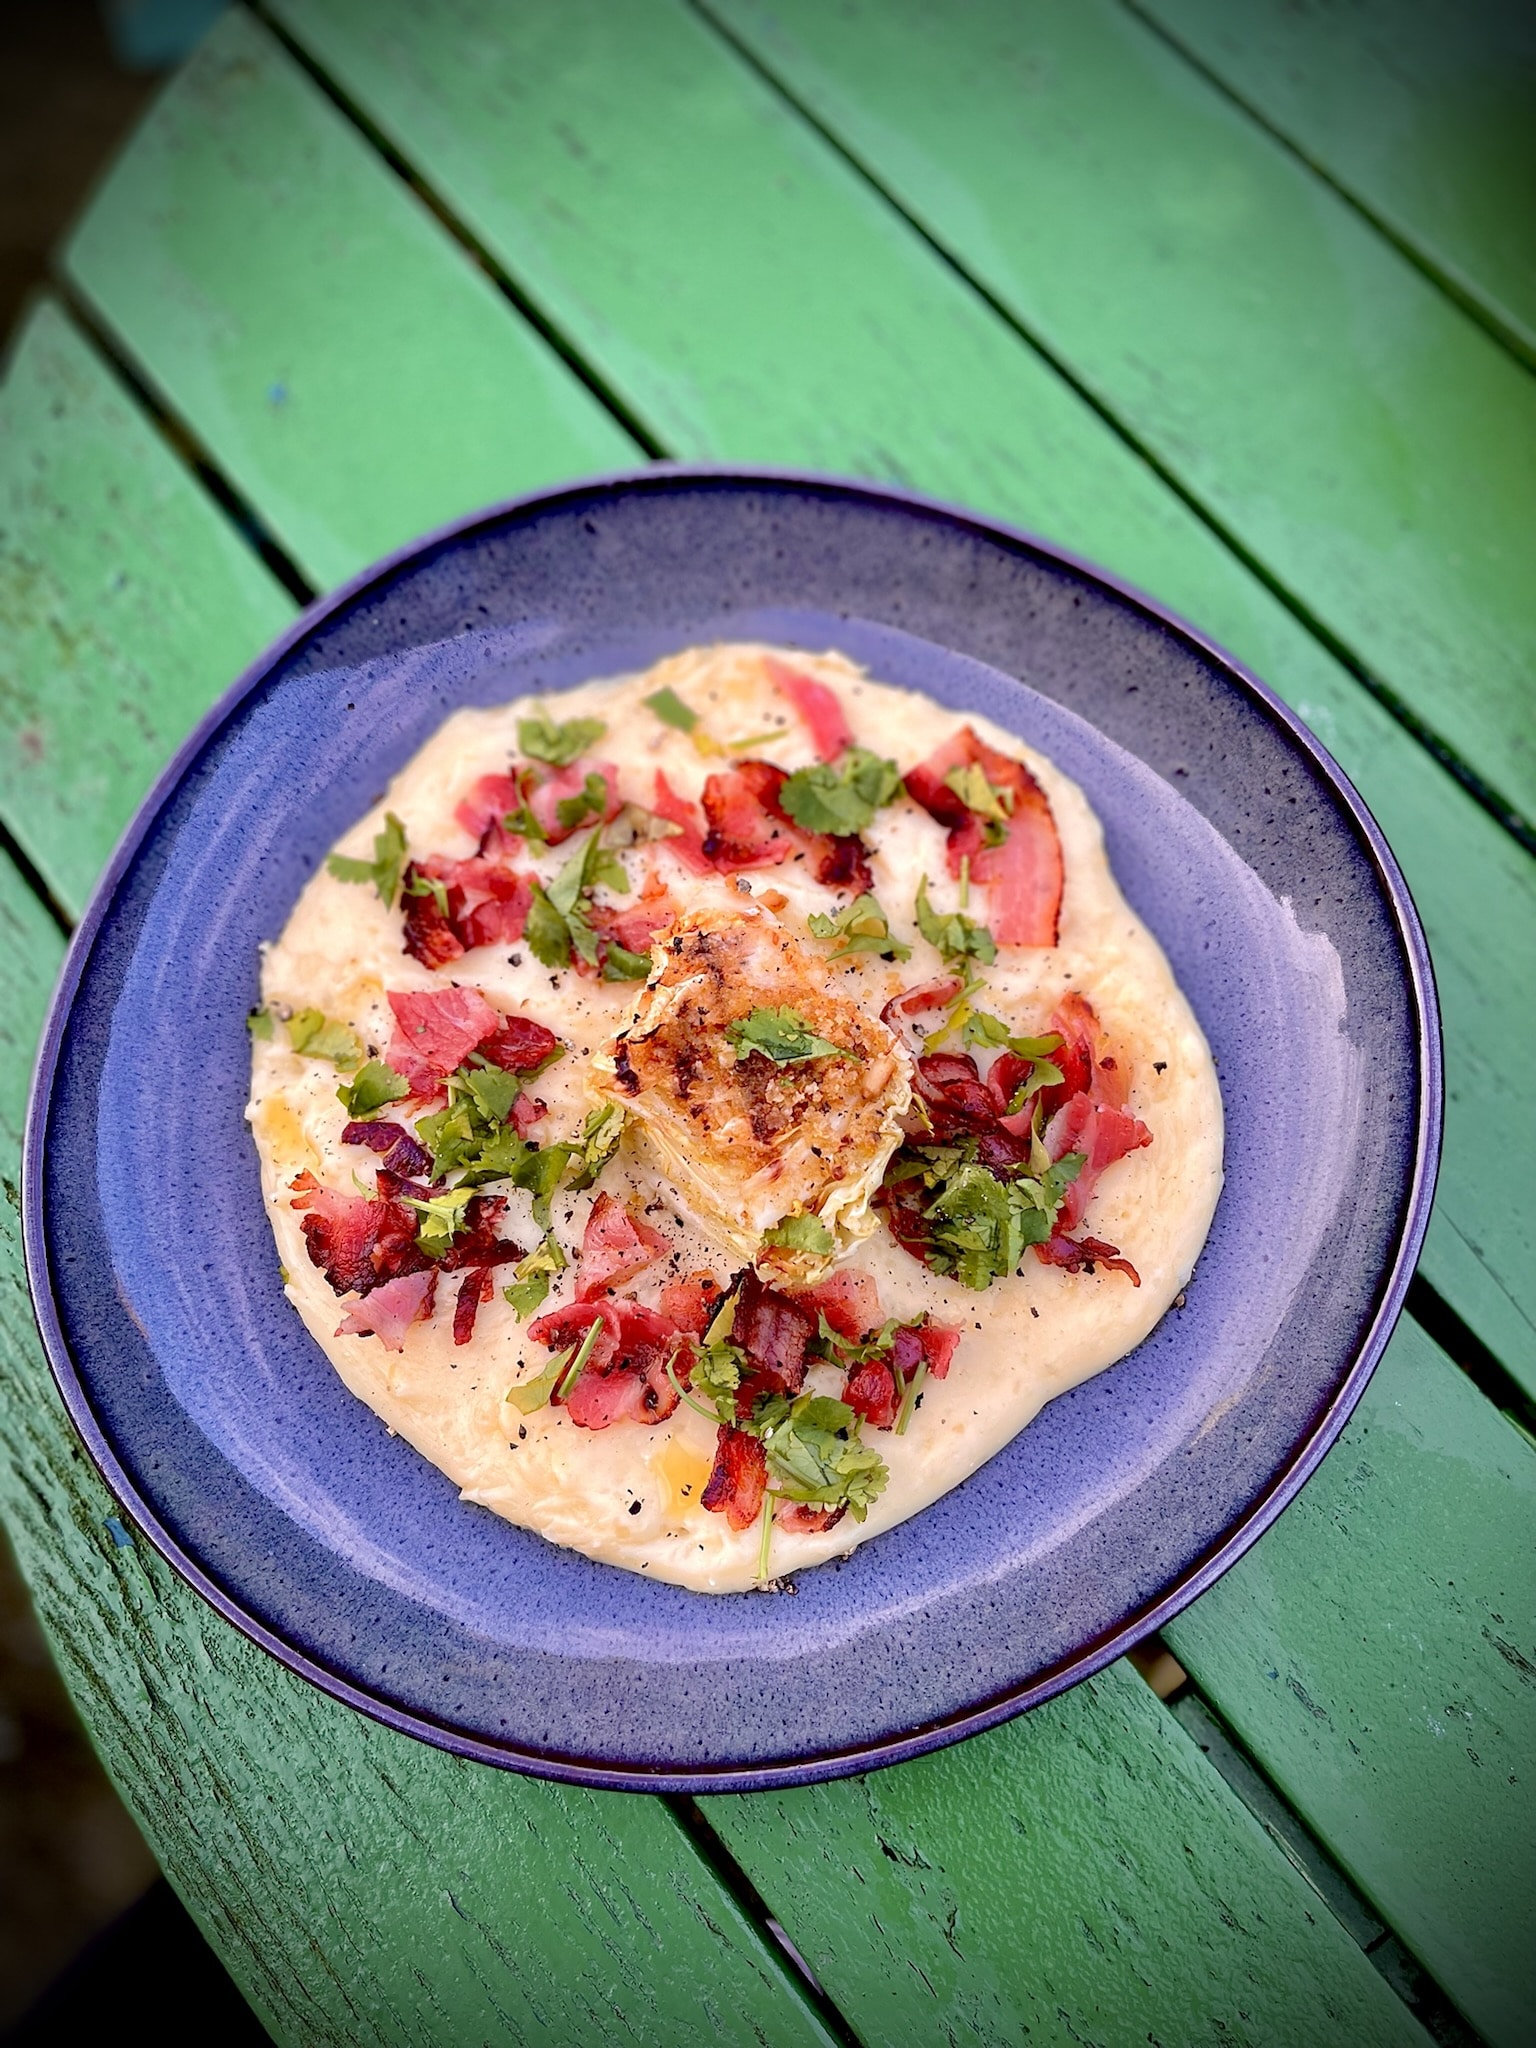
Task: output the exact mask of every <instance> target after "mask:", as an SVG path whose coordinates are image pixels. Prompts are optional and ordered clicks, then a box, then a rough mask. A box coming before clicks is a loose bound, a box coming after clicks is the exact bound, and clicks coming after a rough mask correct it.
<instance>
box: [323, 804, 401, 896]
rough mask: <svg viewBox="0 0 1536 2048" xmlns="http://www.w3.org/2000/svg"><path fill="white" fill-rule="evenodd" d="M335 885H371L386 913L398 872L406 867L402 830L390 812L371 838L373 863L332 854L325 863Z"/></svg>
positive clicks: (398, 877) (396, 886)
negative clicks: (367, 883) (344, 883)
mask: <svg viewBox="0 0 1536 2048" xmlns="http://www.w3.org/2000/svg"><path fill="white" fill-rule="evenodd" d="M325 865H326V867H327V868H328V869H329V870H330V872H331V873H332V874H333V875H334V876H335V877H336V879H337V881H338V882H371V883H372V884H373V886H374V888H375V889H377V890H378V892H379V901H380V902H381V903H382V904H383V905H384V907H385V908H386V909H388V907H389V906H390V904H392V903H393V902H394V900H395V891H396V889H398V888H399V886H400V870H401V869H402V868H403V867H404V866H405V827H404V826H403V825H402V824H401V822H400V820H399V819H398V818H397V817H396V816H395V814H394V812H393V811H386V812H385V813H384V829H383V830H382V831H381V832H376V833H375V834H374V835H373V859H372V860H358V859H356V858H355V857H354V856H353V855H351V854H349V853H333V854H331V855H330V857H329V858H328V860H327V861H326V863H325Z"/></svg>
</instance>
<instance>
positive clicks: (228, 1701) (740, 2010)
mask: <svg viewBox="0 0 1536 2048" xmlns="http://www.w3.org/2000/svg"><path fill="white" fill-rule="evenodd" d="M0 948H3V951H4V958H5V961H6V963H7V964H6V972H5V974H4V975H0V1193H3V1195H4V1197H5V1200H4V1202H3V1203H0V1512H3V1514H4V1519H5V1522H6V1526H7V1528H8V1530H9V1533H10V1535H11V1538H12V1541H13V1543H14V1544H15V1547H16V1553H17V1557H18V1560H19V1562H20V1564H21V1567H22V1570H23V1571H24V1573H25V1575H26V1578H27V1581H28V1584H29V1585H30V1587H31V1589H32V1592H33V1595H34V1598H35V1599H36V1601H37V1604H38V1607H39V1610H40V1612H41V1614H42V1618H43V1621H44V1625H45V1627H46V1629H47V1632H48V1636H49V1641H50V1643H51V1646H52V1649H53V1652H54V1655H55V1657H56V1659H57V1660H58V1663H59V1667H60V1670H61V1671H62V1673H63V1675H64V1679H65V1682H66V1684H67V1685H68V1687H69V1689H70V1692H71V1695H72V1696H73V1698H74V1700H75V1703H76V1705H77V1706H78V1707H79V1708H80V1710H81V1713H82V1715H83V1717H84V1718H85V1721H86V1723H87V1726H88V1727H89V1728H90V1730H91V1734H92V1737H93V1739H94V1741H95V1743H96V1746H97V1748H98V1749H99V1751H100V1752H101V1756H102V1760H103V1762H104V1763H105V1764H106V1766H107V1769H108V1770H109V1771H110V1773H111V1774H112V1777H113V1779H114V1781H115V1783H116V1784H117V1787H118V1789H119V1791H120V1792H121V1793H122V1794H123V1797H124V1798H125V1800H126V1801H127V1803H128V1805H129V1807H130V1809H131V1810H132V1812H133V1814H134V1817H135V1818H136V1820H137V1821H138V1822H139V1825H140V1826H141V1827H142V1828H143V1830H144V1833H145V1835H146V1837H147V1838H148V1840H149V1842H150V1845H151V1847H152V1848H153V1849H154V1851H155V1853H156V1855H157V1856H158V1857H159V1859H160V1861H161V1863H162V1865H163V1867H164V1869H165V1871H166V1874H167V1875H168V1876H169V1877H170V1879H171V1881H172V1883H173V1884H174V1885H175V1887H176V1889H177V1891H178V1892H179V1893H180V1894H181V1896H182V1897H183V1898H184V1899H185V1900H186V1902H187V1904H188V1906H189V1907H190V1908H191V1910H192V1912H193V1913H194V1914H195V1916H196V1917H197V1920H198V1922H199V1924H200V1925H201V1927H202V1928H203V1931H204V1932H205V1934H207V1936H208V1938H209V1939H210V1941H211V1942H212V1943H213V1945H214V1946H215V1948H216V1949H217V1950H218V1952H219V1954H220V1955H221V1956H222V1957H223V1959H224V1961H225V1963H226V1964H227V1965H228V1967H229V1969H230V1970H231V1972H232V1974H233V1975H234V1977H235V1980H236V1982H237V1983H238V1984H239V1986H240V1989H241V1990H242V1991H243V1992H244V1993H245V1995H246V1997H247V1998H248V1999H249V2000H250V2001H251V2003H252V2005H253V2006H254V2007H255V2008H256V2011H257V2012H258V2014H259V2015H260V2017H261V2019H262V2022H263V2024H264V2025H266V2026H267V2027H268V2028H269V2029H270V2031H271V2032H272V2034H273V2036H274V2038H275V2039H277V2040H278V2041H283V2042H290V2043H292V2044H294V2048H320V2044H330V2043H335V2044H337V2048H343V2044H345V2048H355V2044H357V2043H369V2044H372V2043H381V2044H383V2043H389V2044H396V2043H398V2044H401V2048H407V2044H409V2048H420V2044H421V2043H423V2042H429V2041H430V2042H442V2043H445V2044H447V2043H459V2042H469V2041H474V2042H482V2041H484V2042H496V2043H511V2042H519V2043H538V2044H544V2048H569V2044H570V2043H571V2042H573V2041H605V2040H616V2039H624V2040H626V2041H630V2042H634V2043H637V2044H639V2043H647V2044H649V2043H654V2044H656V2048H663V2044H671V2043H683V2042H686V2043H697V2044H700V2048H716V2044H721V2043H737V2044H740V2048H754V2044H755V2048H765V2044H767V2043H769V2042H772V2043H774V2044H775V2048H777V2044H779V2043H786V2044H789V2043H793V2044H799V2048H830V2044H831V2036H830V2035H829V2034H828V2033H827V2032H826V2030H825V2028H824V2027H823V2026H822V2025H821V2023H820V2022H819V2020H817V2019H816V2018H815V2017H814V2015H813V2014H812V2013H811V2011H810V2009H809V2007H808V2006H807V2003H806V2001H805V1998H804V1996H803V1994H802V1993H801V1991H800V1988H799V1985H798V1981H797V1980H796V1979H794V1978H793V1977H792V1975H791V1973H790V1971H789V1968H788V1966H787V1964H785V1963H784V1961H783V1960H782V1958H781V1955H780V1953H779V1951H778V1950H777V1949H776V1948H774V1947H772V1946H770V1945H769V1943H768V1942H767V1940H766V1939H765V1938H764V1936H763V1935H762V1933H761V1932H760V1931H759V1930H758V1929H756V1928H755V1927H753V1926H752V1925H751V1923H750V1922H749V1921H748V1920H747V1919H746V1918H745V1917H744V1915H743V1914H742V1913H741V1911H739V1910H738V1908H737V1907H736V1905H735V1904H734V1902H733V1900H732V1899H731V1897H730V1896H729V1894H728V1893H727V1892H726V1891H725V1890H724V1889H723V1888H722V1886H721V1885H720V1884H719V1882H718V1881H717V1880H716V1879H715V1878H714V1877H713V1876H712V1875H711V1874H710V1873H709V1871H708V1870H707V1869H706V1868H705V1866H704V1864H703V1863H702V1862H701V1861H700V1859H699V1857H698V1855H697V1853H696V1852H695V1850H694V1848H693V1846H692V1844H691V1843H690V1842H689V1841H688V1839H687V1837H686V1836H685V1835H684V1833H683V1832H682V1830H681V1829H680V1828H679V1826H678V1825H677V1823H676V1821H675V1820H674V1818H673V1816H672V1814H671V1812H670V1811H669V1810H668V1808H667V1807H666V1806H665V1805H664V1804H662V1803H661V1802H660V1801H658V1800H655V1799H647V1798H629V1797H625V1796H623V1795H621V1794H618V1793H602V1794H588V1793H583V1792H577V1791H570V1790H567V1789H565V1788H563V1787H560V1786H554V1785H544V1784H539V1783H537V1782H536V1781H535V1780H533V1779H530V1778H519V1777H515V1776H514V1775H512V1774H511V1773H510V1772H506V1771H495V1770H491V1769H489V1768H487V1767H485V1766H482V1765H473V1764H466V1763H462V1762H460V1761H459V1760H457V1759H455V1758H453V1757H449V1756H446V1755H444V1754H443V1753H442V1752H441V1751H438V1750H433V1749H429V1748H427V1747H426V1745H425V1744H422V1743H417V1742H413V1741H411V1740H409V1739H408V1738H407V1737H404V1736H400V1735H396V1734H394V1733H392V1732H390V1731H389V1730H386V1729H384V1728H381V1727H378V1726H376V1725H375V1724H374V1723H372V1722H370V1721H365V1720H363V1719H362V1717H361V1716H359V1715H357V1714H354V1713H353V1712H352V1711H351V1710H350V1709H349V1708H346V1707H344V1706H341V1705H340V1704H338V1703H337V1702H336V1701H334V1700H330V1699H327V1698H325V1697H324V1696H323V1695H322V1694H320V1693H318V1692H316V1691H315V1690H314V1689H313V1688H312V1687H310V1686H308V1685H305V1684H303V1683H302V1682H301V1681H299V1680H298V1679H296V1678H294V1677H292V1676H291V1675H290V1674H289V1673H288V1672H287V1671H286V1670H284V1668H283V1667H282V1666H281V1665H280V1664H278V1663H277V1662H276V1660H275V1659H274V1658H272V1657H269V1656H268V1655H267V1654H266V1652H265V1651H262V1650H258V1649H257V1648H255V1647H254V1645H252V1644H250V1643H248V1642H247V1641H246V1640H245V1638H244V1637H243V1636H240V1635H238V1634H237V1633H236V1632H235V1630H234V1629H232V1628H231V1627H229V1625H228V1624H227V1623H225V1622H223V1621H221V1620H220V1619H219V1618H218V1616H217V1615H215V1614H214V1612H213V1610H212V1609H211V1608H210V1607H208V1606H207V1605H205V1603H204V1602H203V1601H202V1600H201V1599H200V1598H199V1597H198V1596H197V1595H196V1594H195V1593H193V1592H192V1591H191V1590H190V1588H188V1587H187V1586H185V1585H183V1584H182V1582H181V1581H180V1580H179V1579H178V1578H177V1577H176V1576H175V1574H174V1573H173V1572H171V1571H170V1569H169V1568H168V1567H167V1566H165V1565H164V1564H162V1563H161V1562H160V1560H159V1559H158V1558H157V1557H156V1556H155V1555H154V1553H153V1552H152V1551H151V1550H150V1548H149V1546H148V1545H147V1544H145V1543H144V1542H142V1541H138V1542H135V1541H134V1540H133V1539H132V1538H131V1537H129V1536H128V1534H127V1532H126V1530H124V1528H123V1525H122V1523H121V1521H120V1520H118V1518H117V1516H116V1511H115V1508H114V1504H113V1501H112V1499H111V1496H110V1495H109V1494H108V1493H107V1491H106V1489H105V1488H104V1487H103V1486H102V1485H101V1483H100V1481H99V1480H98V1479H97V1477H96V1475H95V1472H94V1469H93V1468H92V1467H91V1466H90V1465H89V1464H88V1462H87V1460H86V1458H85V1454H84V1452H83V1451H82V1450H81V1448H80V1446H79V1444H78V1443H77V1441H76V1440H75V1436H74V1433H73V1431H72V1430H71V1428H70V1426H69V1424H68V1422H67V1421H66V1420H65V1418H64V1414H63V1410H62V1409H61V1407H60V1405H59V1402H58V1399H57V1396H56V1395H55V1393H54V1390H53V1386H52V1383H51V1381H50V1380H49V1377H48V1372H47V1368H46V1366H45V1365H44V1363H43V1359H42V1356H41V1352H40V1349H39V1346H38V1342H37V1336H36V1331H35V1328H34V1325H33V1321H32V1314H31V1308H30V1304H29V1302H28V1300H27V1294H26V1285H25V1281H24V1278H23V1275H22V1268H21V1255H20V1248H19V1244H18V1242H17V1239H18V1231H17V1221H16V1159H17V1152H18V1147H19V1138H20V1119H21V1112H22V1107H23V1101H24V1096H25V1089H26V1079H27V1074H28V1072H29V1069H30V1067H31V1054H32V1046H33V1041H34V1039H35V1036H36V1033H37V1030H38V1027H39V1024H40V1021H41V1016H42V1010H43V1006H44V1003H45V1000H46V997H47V992H48V989H49V986H50V984H51V983H52V980H53V978H54V975H55V973H56V971H57V966H58V957H59V952H60V941H59V937H58V933H57V931H56V930H55V928H54V926H53V925H52V923H51V922H50V921H49V919H48V918H47V916H46V915H45V914H44V912H43V911H42V909H41V908H40V906H39V905H38V904H37V902H36V900H35V899H34V898H33V897H32V896H31V895H29V893H28V892H27V890H26V889H25V887H24V886H23V885H22V883H21V881H20V879H19V877H18V876H17V874H16V872H15V870H14V869H13V868H12V867H10V866H9V864H8V863H6V862H5V861H4V858H3V856H0Z"/></svg>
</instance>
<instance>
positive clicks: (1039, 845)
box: [906, 725, 1063, 946]
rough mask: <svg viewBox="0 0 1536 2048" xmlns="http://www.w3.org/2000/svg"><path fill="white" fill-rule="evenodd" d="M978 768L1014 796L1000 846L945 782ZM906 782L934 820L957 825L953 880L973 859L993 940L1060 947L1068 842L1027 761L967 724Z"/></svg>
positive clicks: (952, 841)
mask: <svg viewBox="0 0 1536 2048" xmlns="http://www.w3.org/2000/svg"><path fill="white" fill-rule="evenodd" d="M970 767H977V768H980V769H981V771H982V773H983V774H984V775H985V776H986V778H987V780H988V782H990V783H991V784H992V786H993V787H994V788H995V789H1000V790H1003V791H1004V792H1011V796H1012V808H1011V811H1010V813H1009V818H1008V823H1007V827H1006V836H1005V837H1004V839H1003V842H1002V844H1001V845H1000V846H988V845H987V844H986V835H985V832H984V830H983V821H982V820H981V819H980V818H978V817H977V815H976V813H975V812H974V811H972V810H971V809H970V808H969V807H968V806H967V805H966V804H965V802H964V801H963V800H962V799H961V798H960V797H959V796H957V795H956V793H955V791H954V790H952V789H951V788H950V787H949V784H948V783H947V782H946V781H945V779H944V778H945V776H946V775H948V774H950V773H951V772H952V771H953V770H954V769H956V768H970ZM906 785H907V793H908V795H909V796H911V797H912V798H913V799H914V801H916V802H917V803H920V804H921V805H922V807H923V809H924V810H925V811H927V812H928V814H929V816H930V817H933V818H937V819H938V821H939V823H940V824H941V825H947V826H948V827H949V847H948V854H947V858H948V863H949V872H950V873H951V875H957V876H958V875H959V873H960V872H961V862H962V861H964V860H968V861H969V862H970V875H971V880H972V881H973V882H980V883H984V884H985V885H986V886H987V887H989V888H990V889H991V890H992V902H991V917H990V920H989V922H990V925H991V930H992V936H993V937H994V938H995V939H998V940H999V941H1001V943H1002V944H1004V945H1008V946H1054V945H1055V944H1056V939H1057V927H1058V923H1059V920H1060V916H1061V891H1062V882H1063V869H1062V862H1061V840H1060V838H1059V836H1058V834H1057V831H1056V820H1055V819H1054V818H1053V817H1052V815H1051V806H1050V802H1049V800H1048V799H1047V797H1046V794H1045V791H1044V790H1043V789H1042V788H1041V787H1040V785H1039V783H1038V782H1036V780H1035V778H1034V776H1033V775H1031V774H1030V772H1029V770H1028V769H1027V768H1026V767H1025V766H1024V763H1023V762H1022V761H1015V760H1014V759H1013V758H1012V756H1011V755H1008V754H1000V753H998V752H997V750H996V749H995V748H993V747H989V746H987V745H986V744H985V743H984V742H983V741H982V740H980V739H978V738H977V736H976V734H975V732H974V731H973V730H972V729H971V727H970V726H968V725H965V726H962V727H961V728H960V730H959V732H957V733H956V734H955V735H954V737H953V738H952V739H949V740H946V741H945V742H944V744H943V746H942V747H940V748H938V750H937V751H936V752H935V753H932V754H930V755H929V757H928V759H927V760H926V761H923V762H921V763H920V764H919V765H918V766H917V767H916V768H913V769H910V770H909V771H908V773H907V776H906Z"/></svg>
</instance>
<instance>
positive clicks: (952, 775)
mask: <svg viewBox="0 0 1536 2048" xmlns="http://www.w3.org/2000/svg"><path fill="white" fill-rule="evenodd" d="M944 786H945V788H946V789H952V790H953V791H954V793H955V795H956V796H957V797H959V799H960V801H961V803H963V804H964V805H965V807H966V809H967V810H968V811H974V812H975V813H976V815H977V817H979V818H990V819H991V820H992V822H993V823H994V824H997V825H1001V826H1003V827H1004V831H1005V834H1006V828H1007V824H1008V820H1009V819H1010V818H1011V817H1012V816H1013V806H1014V793H1013V791H1012V790H1011V789H1001V788H999V787H998V785H997V784H996V783H995V782H989V781H988V780H987V777H986V771H985V770H984V769H983V768H982V767H981V765H980V763H979V762H976V761H969V762H967V763H966V765H965V766H964V767H963V768H951V769H950V771H949V773H948V774H947V775H946V776H945V778H944Z"/></svg>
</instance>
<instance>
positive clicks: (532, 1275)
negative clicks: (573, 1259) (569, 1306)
mask: <svg viewBox="0 0 1536 2048" xmlns="http://www.w3.org/2000/svg"><path fill="white" fill-rule="evenodd" d="M565 1265H566V1258H565V1253H564V1252H563V1251H562V1250H561V1248H560V1240H559V1239H558V1238H557V1237H556V1236H555V1235H554V1233H553V1232H552V1231H546V1232H545V1234H544V1238H543V1241H542V1242H541V1243H540V1244H539V1245H538V1247H537V1248H536V1249H535V1250H534V1251H531V1252H530V1253H529V1254H528V1256H527V1258H526V1259H522V1260H520V1261H519V1263H518V1264H517V1266H516V1267H514V1269H513V1273H512V1285H511V1286H510V1287H504V1288H503V1289H502V1293H503V1294H504V1295H505V1296H506V1298H507V1300H508V1301H509V1302H510V1303H511V1304H512V1307H513V1308H514V1309H515V1310H516V1312H517V1319H518V1321H519V1322H522V1321H523V1319H524V1317H526V1316H531V1315H532V1314H533V1311H534V1310H535V1309H536V1308H539V1307H541V1306H542V1304H543V1301H544V1297H545V1296H546V1295H547V1294H548V1293H549V1287H550V1282H551V1281H552V1280H553V1279H554V1277H555V1275H556V1274H557V1273H563V1272H564V1271H565Z"/></svg>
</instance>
